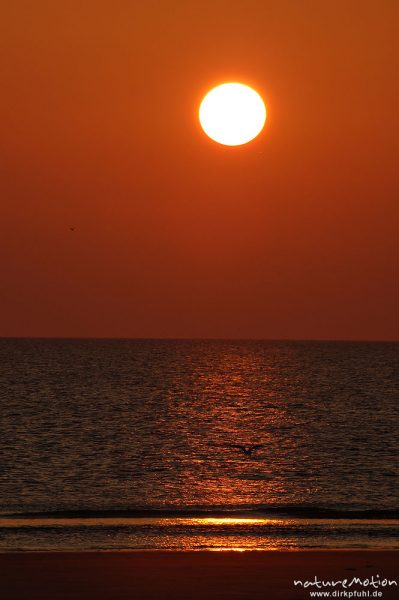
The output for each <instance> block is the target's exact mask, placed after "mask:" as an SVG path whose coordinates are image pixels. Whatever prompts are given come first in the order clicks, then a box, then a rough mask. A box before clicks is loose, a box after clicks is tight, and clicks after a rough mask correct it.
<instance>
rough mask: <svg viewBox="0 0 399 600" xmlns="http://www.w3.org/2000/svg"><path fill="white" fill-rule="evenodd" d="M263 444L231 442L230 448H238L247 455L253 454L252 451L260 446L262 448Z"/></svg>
mask: <svg viewBox="0 0 399 600" xmlns="http://www.w3.org/2000/svg"><path fill="white" fill-rule="evenodd" d="M262 446H263V444H230V448H236V449H237V450H240V451H241V452H243V453H244V454H245V455H246V456H252V453H253V452H254V451H255V450H258V448H262Z"/></svg>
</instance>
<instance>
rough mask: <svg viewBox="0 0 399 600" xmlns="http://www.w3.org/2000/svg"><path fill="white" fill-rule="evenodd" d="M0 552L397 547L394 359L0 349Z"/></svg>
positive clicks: (170, 347) (384, 349)
mask: <svg viewBox="0 0 399 600" xmlns="http://www.w3.org/2000/svg"><path fill="white" fill-rule="evenodd" d="M0 401H1V414H0V551H2V552H4V551H8V552H14V551H15V552H18V551H20V552H21V551H44V550H50V551H77V550H78V551H102V550H103V551H108V550H183V551H184V550H214V551H218V550H227V549H229V550H236V551H245V550H269V549H276V550H299V549H308V548H320V549H326V550H328V549H332V548H342V549H348V548H360V549H370V548H373V549H394V548H396V549H398V548H399V487H398V483H399V344H397V343H383V342H379V343H376V342H361V343H360V342H335V341H333V342H317V341H315V342H309V341H304V342H301V341H292V342H291V341H249V340H244V341H238V340H130V339H126V340H125V339H117V340H112V339H81V340H80V339H1V340H0Z"/></svg>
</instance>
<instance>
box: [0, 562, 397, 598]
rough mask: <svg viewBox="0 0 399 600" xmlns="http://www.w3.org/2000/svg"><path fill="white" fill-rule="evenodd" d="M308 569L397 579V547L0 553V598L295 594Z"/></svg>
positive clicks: (310, 573)
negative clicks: (365, 549) (395, 549)
mask: <svg viewBox="0 0 399 600" xmlns="http://www.w3.org/2000/svg"><path fill="white" fill-rule="evenodd" d="M315 575H317V577H318V579H324V580H327V579H329V580H342V579H348V580H352V578H353V577H355V576H357V577H360V578H362V579H364V578H371V576H372V575H374V576H377V575H379V576H380V578H384V577H386V578H389V579H396V580H397V581H398V583H399V552H390V551H387V552H385V551H380V552H375V551H324V552H317V551H306V552H274V551H269V552H247V553H238V552H121V553H113V552H109V553H108V552H107V553H84V554H78V553H73V554H72V553H70V554H67V553H32V554H30V553H17V554H0V599H1V600H3V599H4V600H24V599H26V600H36V599H37V600H39V599H40V600H50V599H51V600H65V599H67V598H68V599H73V600H75V599H79V600H92V599H96V600H97V599H98V600H127V599H129V600H133V599H139V600H149V599H151V600H152V599H155V598H156V599H159V600H183V599H184V600H198V599H203V600H205V599H206V600H224V599H226V600H227V599H228V600H244V599H248V600H258V599H260V598H262V600H294V599H297V598H310V597H311V596H310V595H309V590H314V589H315V588H314V587H312V588H309V589H308V590H304V589H299V588H295V587H294V583H293V581H294V579H302V580H305V579H308V580H314V577H315ZM324 589H326V588H324ZM327 589H328V588H327ZM335 589H342V588H335ZM350 589H351V590H353V589H358V590H359V589H360V588H359V586H357V587H356V588H355V587H352V588H350ZM361 589H368V590H370V596H369V597H370V598H373V597H378V596H372V595H371V594H372V593H373V592H374V593H375V589H374V588H370V587H368V588H361ZM348 591H349V589H348ZM380 591H382V596H379V597H381V598H384V600H388V599H389V600H391V599H394V598H395V599H399V586H398V587H394V588H391V589H390V591H389V590H388V588H380ZM331 597H334V596H331ZM342 597H344V596H342ZM347 597H350V596H347ZM354 597H355V596H352V598H354ZM359 597H360V596H359ZM363 597H364V596H363Z"/></svg>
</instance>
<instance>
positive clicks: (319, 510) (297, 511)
mask: <svg viewBox="0 0 399 600" xmlns="http://www.w3.org/2000/svg"><path fill="white" fill-rule="evenodd" d="M268 516H270V517H273V516H274V517H282V516H283V517H295V518H303V519H367V520H376V519H390V520H391V519H392V520H393V519H399V509H337V508H329V507H324V506H314V505H279V506H251V507H248V506H245V505H244V506H234V507H218V506H214V507H210V506H206V507H197V506H196V507H164V508H132V509H72V510H51V511H46V510H45V511H42V510H37V511H35V510H33V511H23V512H19V511H13V512H2V514H1V517H2V518H18V519H25V518H26V519H32V518H37V519H57V518H59V519H108V518H113V519H117V518H132V519H134V518H179V517H180V518H197V517H198V518H200V517H208V518H212V517H213V518H228V517H230V518H239V517H248V518H250V517H264V518H267V517H268Z"/></svg>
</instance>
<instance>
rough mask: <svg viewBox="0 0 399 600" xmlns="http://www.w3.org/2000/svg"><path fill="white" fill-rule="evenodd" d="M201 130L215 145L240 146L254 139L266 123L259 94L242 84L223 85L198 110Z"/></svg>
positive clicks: (264, 108)
mask: <svg viewBox="0 0 399 600" xmlns="http://www.w3.org/2000/svg"><path fill="white" fill-rule="evenodd" d="M199 120H200V123H201V127H202V129H203V130H204V131H205V133H206V134H207V136H209V137H210V138H211V139H212V140H214V141H215V142H218V143H219V144H224V145H225V146H240V145H241V144H246V143H248V142H250V141H251V140H253V139H254V138H255V137H256V136H257V135H259V133H260V132H261V131H262V129H263V126H264V124H265V121H266V107H265V104H264V102H263V100H262V98H261V97H260V95H259V94H258V93H257V92H256V91H255V90H253V89H252V88H250V87H249V86H248V85H244V84H243V83H222V84H221V85H218V86H217V87H215V88H213V89H212V90H211V91H210V92H208V93H207V94H206V96H205V97H204V98H203V100H202V102H201V105H200V108H199Z"/></svg>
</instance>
